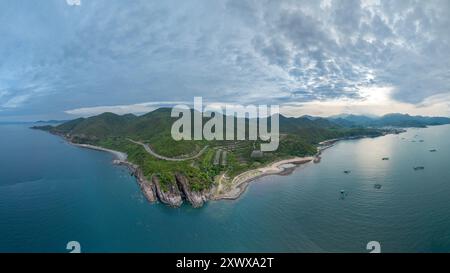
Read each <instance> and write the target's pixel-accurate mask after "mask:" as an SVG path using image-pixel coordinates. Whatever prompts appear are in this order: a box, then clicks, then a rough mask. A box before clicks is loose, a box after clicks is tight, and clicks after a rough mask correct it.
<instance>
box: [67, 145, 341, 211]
mask: <svg viewBox="0 0 450 273" xmlns="http://www.w3.org/2000/svg"><path fill="white" fill-rule="evenodd" d="M68 142H69V143H70V144H72V145H74V146H77V147H81V148H86V149H91V150H96V151H102V152H108V153H111V154H113V155H114V156H115V158H116V159H115V160H114V161H113V164H115V165H123V166H126V167H127V168H128V169H130V171H131V172H132V175H133V176H135V177H136V180H137V182H138V184H139V187H140V188H141V191H142V193H143V194H144V196H145V197H146V198H147V200H148V201H150V202H151V203H154V202H156V201H157V200H158V198H157V193H156V189H155V188H154V187H152V182H151V181H148V179H147V178H146V177H145V176H144V175H143V174H142V172H141V170H140V168H139V166H137V165H135V164H133V163H131V162H129V161H127V158H128V155H127V154H126V153H123V152H119V151H115V150H111V149H107V148H103V147H99V146H94V145H90V144H79V143H73V142H70V141H68ZM331 146H332V145H330V146H329V147H331ZM329 147H327V148H329ZM315 158H316V156H308V157H295V158H290V159H283V160H279V161H275V162H272V163H270V164H269V165H267V166H264V167H260V168H258V169H254V170H248V171H246V172H243V173H241V174H239V175H237V176H235V177H234V178H233V180H232V182H231V187H230V188H229V189H227V190H226V191H225V192H223V193H212V191H214V190H215V187H213V188H212V189H211V190H210V192H209V193H208V194H207V195H210V196H211V197H210V200H216V201H218V200H236V199H238V198H239V197H240V196H241V195H242V194H243V193H244V192H245V190H246V189H247V187H248V185H249V184H250V182H252V181H254V180H256V179H258V178H261V177H264V176H269V175H289V174H291V173H292V172H293V170H294V169H295V168H296V167H298V166H299V165H302V164H306V163H309V162H311V161H313V160H314V159H315Z"/></svg>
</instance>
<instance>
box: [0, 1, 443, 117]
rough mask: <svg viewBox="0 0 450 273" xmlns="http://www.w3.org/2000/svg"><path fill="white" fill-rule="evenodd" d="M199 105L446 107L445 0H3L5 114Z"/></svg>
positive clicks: (292, 110) (284, 109) (299, 109)
mask: <svg viewBox="0 0 450 273" xmlns="http://www.w3.org/2000/svg"><path fill="white" fill-rule="evenodd" d="M194 96H201V97H203V100H204V101H205V102H214V103H239V104H244V105H246V104H272V105H273V104H276V105H280V111H281V113H283V114H285V115H289V116H300V115H304V114H309V115H318V116H330V115H336V114H340V113H355V114H372V115H382V114H386V113H391V112H400V113H409V114H420V115H435V116H450V1H448V0H442V1H439V0H430V1H403V0H396V1H390V0H385V1H383V0H380V1H375V0H373V1H359V0H341V1H337V0H322V1H317V0H315V1H266V0H254V1H246V0H223V1H220V0H217V1H192V0H184V1H181V0H180V1H170V0H166V1H149V0H142V1H141V0H130V1H122V0H46V1H34V0H4V1H1V2H0V121H6V120H21V121H30V120H47V119H70V118H76V117H78V116H90V115H95V114H99V113H102V112H105V111H111V112H116V113H119V114H123V113H128V112H132V113H137V114H139V113H145V112H148V111H151V110H153V109H155V108H157V107H160V106H170V105H173V104H179V103H190V104H192V103H193V99H194Z"/></svg>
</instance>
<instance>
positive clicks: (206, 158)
mask: <svg viewBox="0 0 450 273" xmlns="http://www.w3.org/2000/svg"><path fill="white" fill-rule="evenodd" d="M170 112H171V109H169V108H160V109H157V110H155V111H152V112H150V113H147V114H145V115H141V116H136V115H133V114H126V115H116V114H113V113H103V114H100V115H97V116H93V117H89V118H78V119H74V120H71V121H68V122H64V123H62V124H59V125H56V126H52V125H44V126H35V127H32V128H34V129H40V130H45V131H48V132H50V133H52V134H56V135H59V136H61V137H63V138H65V139H66V140H67V141H69V142H70V143H72V144H74V145H77V146H80V147H84V148H90V149H96V150H102V151H106V152H110V153H113V154H114V155H115V157H116V159H115V160H114V163H116V164H120V165H125V166H127V167H128V168H130V170H131V173H132V175H134V176H136V178H137V181H138V183H139V185H140V187H141V189H142V192H143V193H144V195H145V196H146V198H147V199H148V200H149V201H150V202H156V201H160V202H162V203H164V204H167V205H169V206H173V207H179V206H181V205H182V204H183V202H187V203H189V204H191V205H192V206H193V207H201V206H203V204H204V203H205V202H207V201H208V200H220V199H236V198H238V197H239V196H240V195H241V194H242V193H243V192H244V191H245V189H246V188H247V186H248V183H249V182H250V181H253V180H255V179H256V178H259V177H262V176H265V175H274V174H278V175H285V174H289V173H290V172H291V171H292V170H293V168H295V166H297V165H299V164H304V163H308V162H311V161H314V162H315V163H318V162H320V153H321V151H322V150H323V149H326V148H328V147H330V146H332V145H333V144H334V143H335V142H336V141H338V140H341V139H353V138H361V137H377V136H382V135H386V134H391V133H400V132H402V131H403V130H402V129H399V128H398V127H395V128H394V127H392V126H389V127H386V126H382V125H383V124H382V123H381V124H380V126H367V125H360V124H357V123H355V122H353V121H348V122H346V121H345V118H344V117H339V118H319V117H309V116H304V117H299V118H289V117H285V116H282V115H280V116H279V128H280V143H279V147H278V149H277V150H276V151H273V152H261V151H259V150H258V147H259V146H260V144H261V140H241V141H230V140H220V141H218V140H212V141H206V140H180V141H175V140H174V139H173V138H172V137H171V126H172V124H173V122H174V121H175V119H174V118H173V117H171V114H170ZM408 117H409V116H408ZM402 118H403V120H404V117H402ZM411 118H414V117H411ZM389 120H390V121H392V117H391V118H390V119H389ZM423 120H425V119H421V120H420V123H417V124H419V125H420V126H424V125H426V124H425V123H424V121H423ZM429 120H430V124H428V125H437V124H436V122H437V121H436V119H429ZM438 121H439V122H440V123H442V122H444V123H450V120H448V119H445V120H443V119H439V120H438ZM245 122H247V123H248V120H245ZM380 122H381V121H380ZM406 124H407V126H409V125H411V124H414V123H413V122H411V121H409V122H407V123H406Z"/></svg>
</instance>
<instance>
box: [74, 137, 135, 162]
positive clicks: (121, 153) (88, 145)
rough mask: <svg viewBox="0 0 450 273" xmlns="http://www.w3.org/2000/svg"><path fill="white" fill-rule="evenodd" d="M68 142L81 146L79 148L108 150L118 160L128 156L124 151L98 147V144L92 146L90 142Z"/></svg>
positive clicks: (125, 158)
mask: <svg viewBox="0 0 450 273" xmlns="http://www.w3.org/2000/svg"><path fill="white" fill-rule="evenodd" d="M69 143H70V144H72V145H74V146H77V147H81V148H86V149H91V150H96V151H103V152H108V153H111V154H113V155H114V156H115V157H116V159H117V160H120V161H126V160H127V158H128V155H127V154H126V153H123V152H119V151H115V150H111V149H106V148H103V147H99V146H94V145H90V144H79V143H73V142H70V141H69Z"/></svg>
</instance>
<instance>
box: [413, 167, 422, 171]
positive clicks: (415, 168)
mask: <svg viewBox="0 0 450 273" xmlns="http://www.w3.org/2000/svg"><path fill="white" fill-rule="evenodd" d="M424 169H425V167H423V166H417V167H414V170H415V171H420V170H424Z"/></svg>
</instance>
